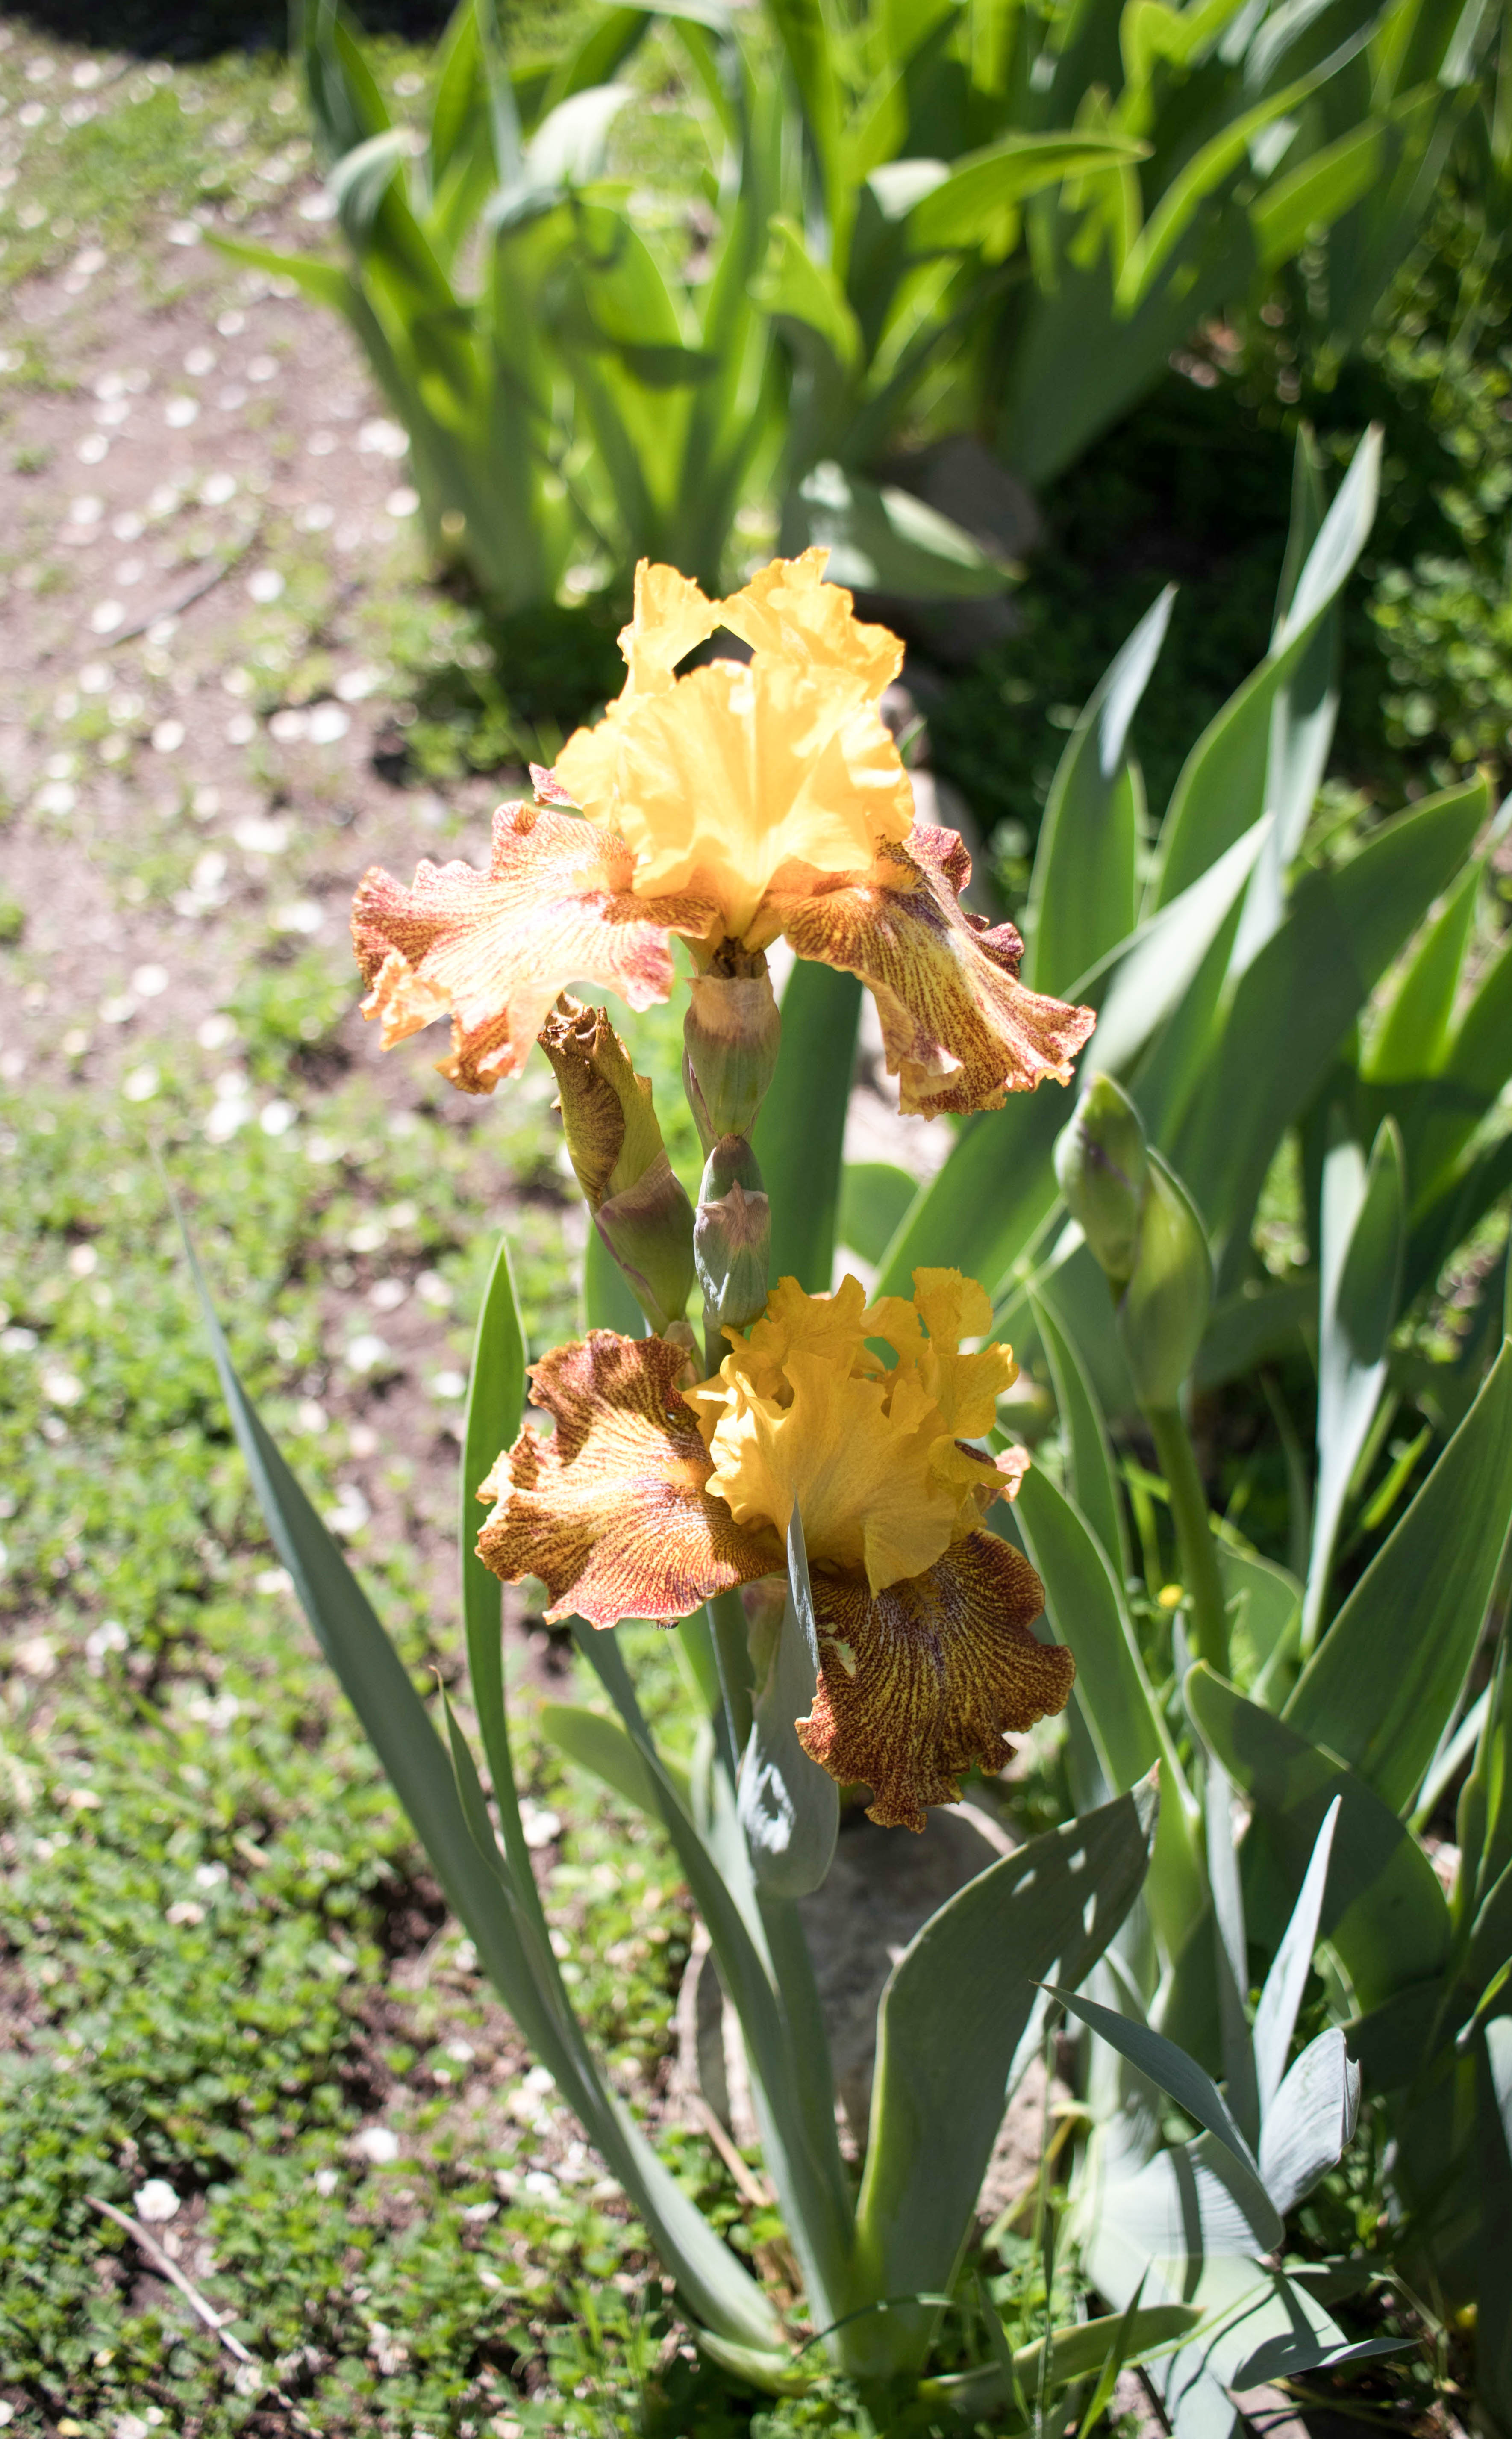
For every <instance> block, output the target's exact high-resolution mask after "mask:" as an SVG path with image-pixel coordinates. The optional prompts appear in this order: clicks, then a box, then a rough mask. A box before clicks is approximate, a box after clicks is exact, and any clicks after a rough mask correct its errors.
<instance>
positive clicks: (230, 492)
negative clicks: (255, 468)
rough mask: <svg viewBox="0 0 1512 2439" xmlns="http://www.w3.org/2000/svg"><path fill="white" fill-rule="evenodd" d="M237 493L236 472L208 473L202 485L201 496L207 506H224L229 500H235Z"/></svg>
mask: <svg viewBox="0 0 1512 2439" xmlns="http://www.w3.org/2000/svg"><path fill="white" fill-rule="evenodd" d="M236 495H237V478H236V476H235V475H234V474H206V476H205V480H204V482H203V483H202V484H201V485H200V497H201V499H202V500H203V501H204V502H205V507H207V508H222V507H224V506H225V504H226V502H227V500H234V499H235V498H236Z"/></svg>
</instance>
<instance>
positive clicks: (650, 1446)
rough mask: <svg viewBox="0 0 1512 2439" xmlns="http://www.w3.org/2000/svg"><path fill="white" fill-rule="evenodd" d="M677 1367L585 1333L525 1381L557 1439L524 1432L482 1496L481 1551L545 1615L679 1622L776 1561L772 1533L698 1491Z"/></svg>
mask: <svg viewBox="0 0 1512 2439" xmlns="http://www.w3.org/2000/svg"><path fill="white" fill-rule="evenodd" d="M684 1362H685V1356H684V1354H683V1351H682V1349H681V1348H680V1347H676V1346H669V1345H667V1344H666V1342H665V1341H664V1340H662V1339H660V1338H641V1339H632V1338H618V1337H616V1336H615V1335H614V1332H613V1331H612V1330H607V1329H596V1330H594V1331H592V1332H591V1333H590V1335H589V1336H588V1338H587V1339H585V1340H582V1341H580V1342H578V1344H574V1345H571V1346H559V1347H558V1348H556V1350H555V1351H554V1352H553V1353H552V1354H550V1355H548V1356H546V1357H544V1358H543V1361H542V1362H540V1363H538V1364H536V1365H535V1367H534V1368H533V1370H532V1372H531V1376H530V1377H531V1380H532V1381H533V1382H534V1384H535V1398H536V1402H537V1404H538V1405H540V1406H542V1407H543V1408H544V1409H545V1411H546V1412H547V1413H548V1414H549V1415H551V1416H552V1417H553V1419H554V1421H555V1424H556V1430H555V1432H554V1433H553V1434H552V1436H551V1437H550V1438H549V1439H543V1438H542V1437H541V1436H540V1434H539V1433H536V1432H535V1431H534V1430H530V1429H526V1430H525V1431H524V1432H522V1433H521V1434H520V1437H519V1439H518V1440H517V1441H516V1443H515V1445H514V1447H513V1448H512V1449H510V1450H509V1451H507V1453H506V1454H505V1455H503V1456H501V1457H500V1459H499V1461H498V1464H497V1465H496V1466H495V1467H494V1469H493V1471H492V1473H491V1474H490V1475H489V1479H488V1481H487V1482H486V1483H485V1484H484V1485H483V1487H482V1488H481V1489H480V1491H479V1493H478V1496H479V1498H480V1499H486V1500H493V1501H495V1502H496V1503H497V1504H496V1505H495V1507H494V1512H493V1514H492V1516H491V1517H490V1518H489V1522H488V1523H487V1524H485V1526H484V1527H483V1530H482V1532H481V1533H480V1534H479V1536H478V1556H479V1558H481V1559H482V1560H483V1562H484V1564H485V1565H486V1566H489V1567H491V1568H492V1570H493V1572H494V1574H495V1575H496V1576H503V1577H504V1579H505V1581H506V1582H516V1581H518V1579H519V1578H520V1577H521V1576H540V1578H541V1580H542V1582H543V1584H544V1585H545V1587H546V1590H547V1592H548V1593H550V1595H551V1602H552V1606H551V1608H550V1609H549V1610H548V1611H546V1615H547V1618H548V1619H556V1618H561V1617H571V1616H573V1615H575V1614H576V1615H578V1616H579V1617H585V1618H587V1619H588V1620H589V1622H590V1624H591V1625H594V1626H614V1625H615V1624H616V1623H617V1622H618V1620H619V1619H620V1618H622V1617H651V1618H660V1619H663V1620H665V1621H667V1622H670V1621H671V1620H673V1619H676V1618H680V1617H688V1616H690V1615H691V1614H692V1612H693V1611H694V1610H696V1609H698V1608H699V1607H700V1606H701V1604H702V1603H703V1601H705V1600H707V1599H709V1598H710V1597H711V1596H712V1595H713V1594H714V1593H720V1592H728V1591H729V1590H730V1589H731V1588H732V1587H733V1586H735V1585H737V1584H745V1583H752V1582H754V1581H755V1580H756V1577H757V1576H765V1575H771V1574H772V1573H773V1572H774V1570H777V1569H780V1568H781V1567H782V1565H783V1563H784V1559H783V1551H782V1545H781V1543H780V1542H779V1541H778V1540H776V1538H775V1536H774V1534H772V1533H771V1532H763V1531H760V1530H756V1531H752V1530H749V1529H745V1528H742V1527H741V1526H740V1525H738V1523H737V1522H736V1521H735V1519H734V1518H733V1517H732V1516H731V1514H730V1511H729V1509H728V1508H727V1507H726V1506H725V1505H724V1504H723V1503H722V1501H720V1500H719V1499H715V1498H711V1497H710V1496H709V1490H708V1482H709V1460H708V1454H707V1451H705V1449H704V1446H703V1439H702V1438H701V1436H700V1433H699V1428H698V1424H697V1422H696V1421H695V1419H694V1416H693V1413H692V1410H691V1408H690V1407H688V1406H687V1405H686V1404H685V1402H684V1400H683V1398H681V1396H680V1395H679V1394H678V1389H677V1380H678V1375H679V1373H680V1372H681V1370H682V1367H683V1364H684Z"/></svg>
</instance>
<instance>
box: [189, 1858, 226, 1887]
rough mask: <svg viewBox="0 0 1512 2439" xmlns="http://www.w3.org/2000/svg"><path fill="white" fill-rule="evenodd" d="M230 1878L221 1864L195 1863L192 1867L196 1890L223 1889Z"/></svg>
mask: <svg viewBox="0 0 1512 2439" xmlns="http://www.w3.org/2000/svg"><path fill="white" fill-rule="evenodd" d="M230 1877H231V1875H230V1873H229V1872H228V1871H227V1870H226V1867H225V1865H224V1864H223V1863H196V1865H195V1867H194V1885H195V1887H196V1888H197V1889H223V1888H224V1886H225V1884H226V1882H227V1880H228V1879H229V1878H230Z"/></svg>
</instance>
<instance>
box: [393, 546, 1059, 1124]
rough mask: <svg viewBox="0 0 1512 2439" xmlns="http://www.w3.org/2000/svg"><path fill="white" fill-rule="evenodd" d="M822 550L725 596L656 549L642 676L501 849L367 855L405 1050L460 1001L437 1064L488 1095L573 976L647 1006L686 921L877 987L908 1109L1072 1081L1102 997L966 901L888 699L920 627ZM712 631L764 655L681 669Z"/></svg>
mask: <svg viewBox="0 0 1512 2439" xmlns="http://www.w3.org/2000/svg"><path fill="white" fill-rule="evenodd" d="M826 560H827V553H826V552H825V551H823V550H809V551H805V552H804V554H803V556H802V558H800V559H794V560H776V561H773V563H772V564H771V565H770V566H768V567H765V568H763V569H762V570H761V571H760V573H759V574H758V575H757V576H756V577H754V578H753V579H752V581H751V582H750V583H749V584H748V585H746V586H745V588H744V589H743V591H741V592H739V593H737V594H734V595H732V596H731V597H730V598H729V599H728V600H724V601H710V600H709V599H707V598H706V596H704V595H703V592H701V590H700V588H699V587H698V585H697V584H695V583H692V582H691V581H690V580H689V579H687V578H686V577H684V576H680V575H679V574H678V572H677V570H676V569H675V568H671V567H659V566H653V565H651V564H649V562H647V561H642V563H641V565H640V567H639V568H638V569H637V571H636V576H635V614H634V616H633V618H632V619H631V623H630V625H629V626H628V627H627V628H626V629H625V630H624V632H622V634H621V636H620V649H621V650H622V652H623V653H624V656H625V661H626V664H627V668H628V671H629V674H628V676H627V678H626V682H625V687H624V691H623V692H622V693H621V694H620V696H619V697H618V699H617V701H615V702H614V703H611V704H610V706H609V708H608V711H607V712H606V714H605V716H604V718H603V719H602V720H601V721H599V723H598V725H597V726H596V727H594V728H579V729H578V731H577V733H576V734H575V735H574V736H572V737H571V738H569V739H568V740H567V743H566V745H565V746H564V748H563V749H562V752H561V754H560V757H559V759H558V761H557V764H556V768H555V770H554V771H550V772H546V771H538V772H537V773H536V774H535V779H536V793H537V801H536V802H535V803H534V804H510V805H501V806H500V808H499V810H498V811H497V812H496V813H495V815H494V821H493V850H492V859H491V862H490V864H489V870H488V871H487V872H486V873H484V872H478V871H476V870H474V869H473V868H472V867H471V865H469V864H465V863H448V864H443V865H436V864H433V863H422V864H421V865H420V866H419V868H418V872H417V873H416V876H415V881H414V885H413V886H412V887H411V888H408V889H406V888H404V887H403V886H402V885H401V884H400V882H399V881H395V880H394V879H393V878H392V876H391V875H390V874H388V873H386V872H383V871H382V870H380V869H376V868H375V869H374V870H372V871H370V872H368V873H367V874H366V875H365V878H364V880H363V881H362V884H361V886H360V888H359V890H358V894H357V899H356V904H355V907H354V910H353V922H352V931H353V939H354V942H355V945H356V950H357V956H358V960H359V963H360V964H361V966H362V968H363V971H364V975H365V980H366V982H367V984H368V986H369V988H368V994H367V997H366V999H365V1001H364V1003H363V1005H364V1009H365V1013H366V1014H367V1015H369V1016H377V1017H381V1018H382V1025H383V1045H384V1047H385V1049H386V1048H387V1047H388V1046H389V1045H390V1044H391V1043H393V1042H395V1041H402V1040H404V1039H405V1038H406V1037H407V1036H408V1035H410V1034H412V1033H415V1032H418V1030H419V1028H420V1027H421V1026H422V1025H425V1024H430V1023H431V1022H432V1021H433V1020H434V1019H436V1018H438V1017H439V1018H445V1017H449V1018H450V1019H451V1023H452V1051H451V1056H450V1057H449V1058H448V1059H445V1060H443V1061H441V1062H440V1071H441V1073H442V1074H443V1075H445V1076H448V1077H451V1078H452V1080H453V1081H454V1083H456V1084H458V1085H460V1086H461V1088H462V1089H463V1091H465V1092H469V1093H489V1092H491V1091H492V1090H493V1088H494V1086H495V1084H496V1083H497V1082H498V1081H499V1078H500V1077H506V1076H517V1075H518V1074H519V1073H520V1071H521V1069H522V1068H523V1067H524V1065H525V1059H526V1057H527V1055H528V1053H529V1050H530V1045H531V1043H532V1042H533V1041H535V1039H536V1037H537V1035H538V1034H539V1032H540V1030H541V1027H542V1024H543V1022H544V1021H545V1018H546V1015H547V1012H548V1010H549V1009H550V1008H551V1006H552V1005H553V1003H554V1002H555V1000H556V998H557V995H558V993H559V992H560V990H562V989H563V988H564V987H565V986H566V985H567V984H568V983H570V982H579V983H582V982H586V983H592V984H596V985H600V986H602V987H604V988H608V989H611V990H615V991H618V992H620V993H621V994H622V996H623V997H624V998H625V999H627V1000H628V1001H629V1003H630V1005H631V1006H632V1007H647V1006H650V1005H651V1003H652V1002H653V1001H657V1000H664V999H666V998H667V996H668V995H669V993H670V991H671V988H672V984H673V979H674V970H673V964H672V956H671V948H670V942H671V937H672V935H674V934H676V935H680V936H681V937H682V938H684V939H685V940H686V941H687V942H688V944H689V946H690V949H691V951H692V953H693V956H694V959H695V961H696V962H697V964H698V965H699V967H700V968H701V969H702V970H704V971H708V970H714V971H724V972H738V971H749V970H752V969H751V966H750V963H749V960H751V959H753V958H754V957H755V956H756V954H757V953H758V952H761V951H762V950H764V949H766V948H767V947H769V946H770V945H771V943H772V942H773V941H774V940H775V939H776V938H777V937H778V936H779V935H781V936H784V937H785V938H787V939H788V940H789V941H790V942H791V944H792V948H793V949H794V950H795V951H796V952H797V954H798V955H799V956H800V957H811V958H816V959H817V960H818V961H819V962H820V963H821V964H824V965H828V966H835V967H839V968H841V969H843V970H845V972H847V973H853V974H858V975H859V976H860V977H861V979H862V981H863V983H865V984H866V985H867V986H868V988H870V990H871V991H872V993H873V994H874V996H875V998H876V1001H877V1005H878V1009H879V1012H880V1014H881V1027H882V1039H883V1041H884V1044H885V1048H886V1055H887V1064H888V1069H889V1072H890V1073H891V1074H893V1075H895V1076H897V1077H899V1079H900V1098H901V1105H902V1107H903V1109H904V1110H905V1111H909V1112H914V1113H922V1114H923V1115H925V1116H928V1117H934V1116H936V1115H938V1114H940V1113H946V1112H955V1113H965V1112H968V1111H971V1110H988V1109H997V1108H999V1107H1001V1105H1002V1103H1003V1100H1004V1098H1005V1095H1007V1094H1008V1093H1012V1092H1024V1091H1028V1090H1030V1089H1031V1088H1032V1087H1033V1086H1034V1085H1036V1084H1038V1083H1040V1082H1041V1080H1042V1079H1043V1078H1045V1077H1052V1076H1053V1077H1056V1078H1057V1079H1058V1081H1059V1082H1061V1083H1066V1082H1068V1081H1069V1079H1070V1077H1071V1062H1072V1059H1073V1058H1074V1057H1075V1055H1076V1051H1077V1050H1078V1049H1079V1048H1080V1047H1081V1044H1082V1043H1083V1041H1085V1040H1086V1038H1087V1036H1088V1034H1089V1033H1090V1032H1091V1031H1092V1026H1093V1015H1092V1011H1091V1009H1090V1008H1077V1007H1068V1006H1064V1005H1062V1003H1061V1002H1060V1001H1058V1000H1054V999H1046V998H1043V997H1041V995H1040V994H1038V993H1037V992H1034V991H1030V990H1026V989H1025V988H1024V987H1023V984H1022V983H1021V982H1020V981H1019V979H1018V971H1019V960H1020V958H1021V956H1022V955H1023V942H1022V940H1021V939H1020V937H1019V935H1018V933H1017V932H1016V931H1015V930H1014V928H1013V926H1012V924H1011V923H1000V924H996V925H992V924H988V923H987V921H986V920H985V919H984V918H983V917H981V916H980V915H974V914H971V913H970V912H969V911H968V910H967V909H966V908H964V907H963V906H962V905H961V903H960V893H961V891H962V890H963V889H964V888H965V886H966V884H967V882H968V881H969V879H970V876H971V864H970V858H969V855H968V854H967V852H966V849H965V848H964V847H963V846H962V844H961V841H960V839H959V838H958V837H957V835H956V833H955V832H954V831H953V830H948V829H939V828H934V827H932V826H930V825H928V824H925V823H918V822H916V821H915V819H914V806H913V795H912V792H911V790H910V787H909V783H908V774H907V773H906V772H905V770H904V768H903V765H902V763H901V761H900V760H899V758H898V749H897V747H896V745H895V744H894V742H893V739H892V738H891V736H890V735H889V733H888V731H887V729H886V727H885V726H884V724H883V722H882V721H881V716H880V713H879V708H878V706H879V704H880V703H881V697H882V694H883V691H884V689H885V688H886V686H887V685H889V684H890V682H891V681H892V679H893V678H895V677H896V676H897V674H898V668H899V667H900V666H901V662H902V646H901V645H900V644H899V643H898V639H897V637H896V636H894V635H892V634H890V633H889V632H888V631H887V630H886V628H884V627H874V626H867V625H864V624H863V623H862V622H861V621H860V620H859V619H857V618H856V617H855V616H854V615H853V613H852V608H851V596H850V595H849V594H848V593H846V592H845V591H843V590H842V589H841V587H840V586H838V585H831V584H826V583H825V582H824V581H823V577H824V570H825V563H826ZM718 629H723V630H725V631H726V632H729V633H731V634H734V635H737V636H738V637H740V638H741V639H742V640H743V642H744V643H745V644H747V645H748V646H749V647H750V648H751V658H750V660H749V661H741V660H725V659H716V660H713V661H711V662H709V663H707V664H706V665H705V666H703V667H702V668H692V669H689V670H688V671H686V672H685V674H683V675H681V676H680V675H679V674H678V669H679V664H680V663H682V662H683V661H684V660H685V659H686V657H687V655H688V654H689V653H690V652H692V651H693V650H695V649H696V648H697V647H698V646H700V645H702V644H703V643H704V642H705V641H706V640H707V638H708V637H709V636H710V635H712V634H713V633H714V632H716V630H718ZM584 815H586V817H587V818H586V820H584V819H583V818H582V816H584Z"/></svg>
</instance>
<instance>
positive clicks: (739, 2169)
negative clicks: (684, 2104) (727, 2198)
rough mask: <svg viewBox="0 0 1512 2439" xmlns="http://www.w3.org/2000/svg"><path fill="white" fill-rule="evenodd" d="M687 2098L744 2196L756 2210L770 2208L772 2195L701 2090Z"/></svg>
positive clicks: (691, 2093)
mask: <svg viewBox="0 0 1512 2439" xmlns="http://www.w3.org/2000/svg"><path fill="white" fill-rule="evenodd" d="M688 2098H689V2101H690V2102H691V2104H692V2110H693V2114H694V2116H695V2117H696V2118H697V2119H698V2122H699V2124H700V2126H701V2127H703V2131H704V2133H705V2134H706V2135H707V2136H708V2138H709V2141H710V2142H711V2143H712V2144H713V2145H714V2147H715V2149H716V2151H718V2153H719V2155H720V2159H721V2160H722V2161H723V2162H724V2164H725V2166H726V2167H727V2168H728V2169H729V2171H730V2174H731V2176H732V2177H733V2178H734V2179H735V2181H736V2183H737V2185H738V2187H739V2190H740V2192H741V2194H742V2195H743V2196H744V2198H745V2199H746V2200H747V2201H748V2202H751V2203H753V2204H754V2205H755V2207H756V2209H757V2210H770V2208H771V2206H772V2195H771V2194H770V2192H769V2191H768V2189H767V2187H766V2186H765V2185H764V2184H763V2183H762V2181H761V2180H760V2178H759V2177H757V2176H755V2175H754V2174H753V2173H752V2171H751V2169H750V2167H749V2166H748V2165H747V2163H745V2161H744V2160H742V2159H741V2157H740V2154H739V2152H738V2150H737V2149H736V2147H735V2145H734V2144H733V2143H732V2142H731V2140H730V2137H729V2135H728V2134H727V2133H726V2132H725V2130H724V2127H722V2125H721V2124H720V2120H719V2118H718V2117H717V2116H716V2115H715V2112H714V2110H712V2109H711V2108H710V2107H709V2104H708V2102H707V2101H706V2100H705V2099H704V2097H703V2093H702V2092H690V2093H689V2094H688Z"/></svg>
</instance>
